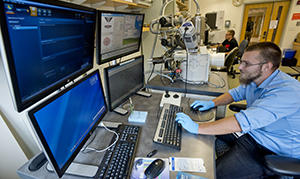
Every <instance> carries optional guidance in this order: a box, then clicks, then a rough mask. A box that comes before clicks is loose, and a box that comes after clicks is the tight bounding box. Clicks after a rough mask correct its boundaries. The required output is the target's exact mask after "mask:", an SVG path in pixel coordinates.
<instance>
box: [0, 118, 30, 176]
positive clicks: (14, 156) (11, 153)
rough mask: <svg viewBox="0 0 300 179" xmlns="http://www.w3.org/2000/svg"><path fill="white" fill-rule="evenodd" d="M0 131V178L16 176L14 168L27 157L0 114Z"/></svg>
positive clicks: (19, 165) (20, 164)
mask: <svg viewBox="0 0 300 179" xmlns="http://www.w3.org/2000/svg"><path fill="white" fill-rule="evenodd" d="M0 131H1V135H0V143H1V144H2V145H1V146H0V151H1V152H0V158H1V162H0V178H3V179H15V178H18V175H17V173H16V170H17V169H18V168H20V167H21V166H22V165H23V164H24V163H25V162H26V161H27V158H26V156H25V154H24V153H23V151H22V150H21V148H20V146H19V145H18V143H17V142H16V140H15V138H14V137H13V135H12V134H11V132H10V130H9V129H8V127H7V125H6V124H5V122H4V120H3V118H2V117H1V115H0ZM3 144H5V145H3Z"/></svg>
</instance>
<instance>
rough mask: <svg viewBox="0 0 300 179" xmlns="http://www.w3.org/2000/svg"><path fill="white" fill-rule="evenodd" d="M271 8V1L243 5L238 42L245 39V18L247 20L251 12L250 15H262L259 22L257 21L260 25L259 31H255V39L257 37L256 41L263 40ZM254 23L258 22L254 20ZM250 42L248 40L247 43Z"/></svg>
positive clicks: (265, 35)
mask: <svg viewBox="0 0 300 179" xmlns="http://www.w3.org/2000/svg"><path fill="white" fill-rule="evenodd" d="M272 8H273V3H262V4H251V5H245V11H244V18H243V25H242V31H241V37H240V42H241V41H242V40H243V39H245V33H246V26H247V20H248V17H251V14H252V15H253V14H254V15H255V14H258V16H262V17H263V18H262V19H261V22H260V23H259V25H260V27H259V33H256V34H257V39H258V40H257V42H263V41H265V40H266V38H267V31H268V28H269V23H270V18H271V14H272ZM255 19H256V18H255ZM254 24H258V23H257V22H254ZM254 28H255V27H254ZM255 29H258V28H255ZM251 39H252V38H251ZM250 42H251V40H250ZM250 42H248V43H249V44H251V43H250Z"/></svg>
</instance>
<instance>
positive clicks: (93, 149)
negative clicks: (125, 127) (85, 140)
mask: <svg viewBox="0 0 300 179" xmlns="http://www.w3.org/2000/svg"><path fill="white" fill-rule="evenodd" d="M103 127H104V128H105V129H106V130H107V131H109V132H111V133H114V134H115V135H116V140H115V141H114V142H113V143H112V144H111V145H110V146H108V147H106V148H105V149H101V150H99V149H95V148H92V147H85V148H83V149H81V150H80V151H81V152H82V153H89V152H105V151H107V150H108V149H109V148H111V147H112V146H114V145H115V144H116V143H117V142H118V140H119V135H118V134H117V133H116V132H115V131H113V130H110V129H108V128H107V127H106V126H105V124H103ZM94 139H95V137H94V138H93V139H92V140H91V142H92V141H93V140H94ZM91 142H89V144H88V145H90V143H91ZM88 145H87V146H88ZM85 150H89V151H85Z"/></svg>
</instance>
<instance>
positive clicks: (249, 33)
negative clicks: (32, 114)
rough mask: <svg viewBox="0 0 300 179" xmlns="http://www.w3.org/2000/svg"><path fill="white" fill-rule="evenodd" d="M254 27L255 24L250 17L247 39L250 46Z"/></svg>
mask: <svg viewBox="0 0 300 179" xmlns="http://www.w3.org/2000/svg"><path fill="white" fill-rule="evenodd" d="M253 26H254V22H253V21H252V20H251V17H248V21H247V26H246V33H245V39H247V40H248V43H249V44H250V39H251V37H252V33H253Z"/></svg>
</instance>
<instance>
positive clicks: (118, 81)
mask: <svg viewBox="0 0 300 179" xmlns="http://www.w3.org/2000/svg"><path fill="white" fill-rule="evenodd" d="M104 80H105V84H106V98H107V106H108V109H109V110H110V111H112V110H113V109H115V108H116V107H118V106H119V105H120V104H121V103H122V102H124V101H125V100H127V99H128V98H129V97H130V96H131V95H133V94H134V93H136V92H137V91H139V90H141V89H142V88H144V56H139V57H136V58H134V59H131V60H129V61H127V62H124V63H123V64H121V65H116V66H111V67H108V68H104Z"/></svg>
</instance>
